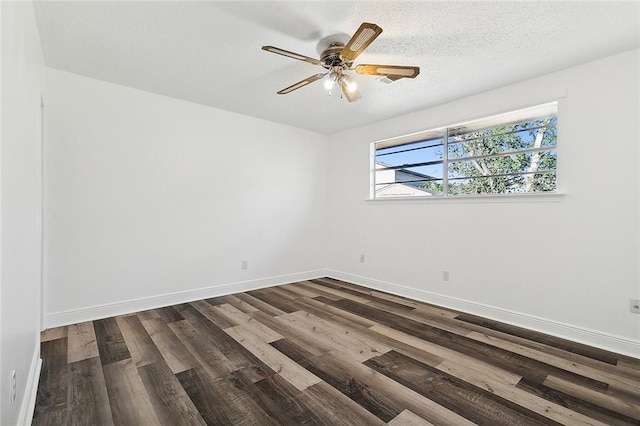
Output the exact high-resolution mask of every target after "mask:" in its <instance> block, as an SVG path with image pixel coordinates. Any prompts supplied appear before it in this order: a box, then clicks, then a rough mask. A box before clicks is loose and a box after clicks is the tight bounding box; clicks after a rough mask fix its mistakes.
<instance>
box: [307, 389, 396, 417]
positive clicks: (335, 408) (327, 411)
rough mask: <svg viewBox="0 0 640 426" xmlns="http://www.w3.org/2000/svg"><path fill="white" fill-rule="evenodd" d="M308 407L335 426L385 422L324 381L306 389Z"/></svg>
mask: <svg viewBox="0 0 640 426" xmlns="http://www.w3.org/2000/svg"><path fill="white" fill-rule="evenodd" d="M305 395H307V396H308V397H309V406H310V409H311V410H312V411H313V412H314V413H315V414H316V415H317V416H318V417H320V418H322V419H324V420H325V422H326V423H327V424H331V425H336V426H338V425H339V426H351V425H384V424H385V423H384V422H383V421H382V420H380V419H379V418H377V417H376V416H374V415H373V414H372V413H370V412H368V411H367V410H365V409H364V408H362V407H361V406H359V405H358V404H356V403H355V402H353V401H351V400H350V399H349V398H347V397H346V396H345V395H343V394H342V393H340V392H338V391H337V390H336V389H335V388H333V387H332V386H330V385H328V384H327V383H325V382H319V383H317V384H315V385H313V386H311V387H309V388H307V389H306V391H305Z"/></svg>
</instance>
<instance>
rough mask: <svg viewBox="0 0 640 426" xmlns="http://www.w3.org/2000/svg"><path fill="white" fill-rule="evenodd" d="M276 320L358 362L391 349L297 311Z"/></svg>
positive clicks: (336, 325)
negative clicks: (342, 352) (344, 353)
mask: <svg viewBox="0 0 640 426" xmlns="http://www.w3.org/2000/svg"><path fill="white" fill-rule="evenodd" d="M276 319H277V320H278V321H281V322H284V323H287V324H289V325H290V326H292V327H296V328H297V329H299V330H302V331H304V332H306V333H307V336H308V338H309V339H310V340H315V341H321V342H324V343H325V344H326V346H328V347H330V348H331V350H336V349H339V350H342V351H345V352H348V353H349V354H350V355H351V356H353V357H354V359H356V360H358V361H364V360H365V359H368V358H371V357H372V356H377V355H379V354H381V353H384V352H387V351H389V350H390V349H391V348H390V347H388V346H386V345H384V344H382V343H380V342H377V341H374V340H373V339H370V338H369V337H367V336H365V335H361V334H358V333H354V332H353V331H352V330H349V329H346V328H344V327H342V326H340V325H338V324H336V323H330V322H328V321H326V320H323V319H321V318H318V317H316V316H315V315H312V314H310V313H308V312H302V311H298V312H295V313H292V314H288V315H280V316H278V317H276Z"/></svg>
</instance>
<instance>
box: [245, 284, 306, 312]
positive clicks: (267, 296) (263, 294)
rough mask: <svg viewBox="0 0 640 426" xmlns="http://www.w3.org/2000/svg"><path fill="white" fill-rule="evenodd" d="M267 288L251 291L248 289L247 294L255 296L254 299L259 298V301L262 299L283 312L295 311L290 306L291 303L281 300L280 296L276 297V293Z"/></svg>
mask: <svg viewBox="0 0 640 426" xmlns="http://www.w3.org/2000/svg"><path fill="white" fill-rule="evenodd" d="M267 290H268V289H262V290H253V291H249V292H247V294H249V295H251V296H253V297H255V298H256V299H259V300H261V301H263V302H264V303H267V304H269V305H271V306H273V307H274V308H276V309H279V310H281V311H283V312H286V313H291V312H295V309H293V308H291V305H290V304H289V303H287V302H286V301H284V300H282V298H281V297H278V296H277V295H275V294H273V293H271V292H269V291H267Z"/></svg>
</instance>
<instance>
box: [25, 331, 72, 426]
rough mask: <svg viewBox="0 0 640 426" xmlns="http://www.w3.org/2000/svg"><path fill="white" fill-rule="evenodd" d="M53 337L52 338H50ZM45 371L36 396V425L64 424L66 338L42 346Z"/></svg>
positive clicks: (65, 413)
mask: <svg viewBox="0 0 640 426" xmlns="http://www.w3.org/2000/svg"><path fill="white" fill-rule="evenodd" d="M47 337H50V336H47ZM40 356H41V357H42V360H43V362H42V369H41V371H40V382H39V383H38V392H37V395H36V407H35V412H34V414H33V425H36V426H37V425H52V424H65V423H66V422H67V418H68V416H69V413H68V410H67V408H68V407H67V390H68V386H69V379H68V377H69V370H68V368H67V337H63V338H58V339H53V340H51V339H50V340H46V341H43V342H42V345H41V346H40Z"/></svg>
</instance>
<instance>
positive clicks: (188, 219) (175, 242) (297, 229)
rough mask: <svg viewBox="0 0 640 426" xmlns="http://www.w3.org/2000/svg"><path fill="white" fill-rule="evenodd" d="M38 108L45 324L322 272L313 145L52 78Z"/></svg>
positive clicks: (132, 93) (322, 172) (126, 91)
mask: <svg viewBox="0 0 640 426" xmlns="http://www.w3.org/2000/svg"><path fill="white" fill-rule="evenodd" d="M45 102H46V134H47V136H46V142H45V150H44V156H45V225H44V229H45V261H44V268H45V306H44V309H45V314H46V316H47V324H48V325H49V326H52V325H56V324H62V323H68V322H76V321H78V320H81V319H83V318H95V317H96V316H105V315H106V316H109V315H113V314H114V313H117V312H125V311H132V310H133V311H135V310H138V309H141V308H143V307H145V306H158V305H167V304H172V303H176V302H177V301H179V300H187V299H197V298H202V297H207V296H211V295H214V294H227V293H232V292H235V291H242V290H243V289H246V288H252V287H257V286H264V285H272V284H276V283H282V282H290V281H295V280H297V279H304V278H305V277H311V276H318V275H321V274H322V271H321V270H322V269H323V268H324V265H325V258H324V256H325V247H326V245H325V240H326V237H325V220H326V211H325V209H326V196H325V193H326V191H325V188H326V185H325V181H326V151H327V148H326V144H327V137H326V136H324V135H320V134H316V133H312V132H309V131H304V130H301V129H297V128H293V127H288V126H284V125H280V124H275V123H272V122H268V121H264V120H259V119H255V118H251V117H247V116H243V115H239V114H235V113H230V112H226V111H221V110H216V109H213V108H209V107H205V106H201V105H197V104H193V103H189V102H184V101H179V100H176V99H172V98H168V97H164V96H160V95H155V94H151V93H147V92H143V91H139V90H134V89H130V88H127V87H123V86H119V85H115V84H110V83H105V82H101V81H98V80H93V79H89V78H86V77H81V76H78V75H74V74H70V73H66V72H62V71H58V70H53V69H47V71H46V97H45ZM265 107H266V108H268V106H265ZM243 259H246V260H248V262H249V268H248V269H247V270H241V268H240V265H241V260H243ZM228 284H233V285H228ZM176 293H178V294H176ZM162 295H168V296H167V297H161V296H162ZM158 296H160V297H158ZM138 299H141V300H138ZM131 301H133V302H131Z"/></svg>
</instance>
